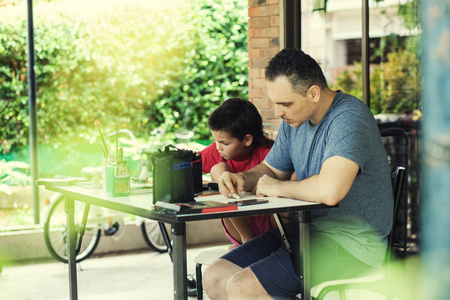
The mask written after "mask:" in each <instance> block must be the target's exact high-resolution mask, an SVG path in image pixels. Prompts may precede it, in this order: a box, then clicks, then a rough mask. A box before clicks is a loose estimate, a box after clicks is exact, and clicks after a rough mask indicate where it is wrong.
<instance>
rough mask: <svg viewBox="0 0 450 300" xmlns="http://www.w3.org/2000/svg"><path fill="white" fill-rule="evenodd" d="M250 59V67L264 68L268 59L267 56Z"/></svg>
mask: <svg viewBox="0 0 450 300" xmlns="http://www.w3.org/2000/svg"><path fill="white" fill-rule="evenodd" d="M250 61H251V62H252V68H255V69H265V68H266V66H267V63H268V62H269V59H268V58H251V59H250Z"/></svg>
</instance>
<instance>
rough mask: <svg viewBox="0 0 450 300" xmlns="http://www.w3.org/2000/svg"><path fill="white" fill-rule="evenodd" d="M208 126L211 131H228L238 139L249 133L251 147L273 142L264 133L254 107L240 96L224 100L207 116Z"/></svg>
mask: <svg viewBox="0 0 450 300" xmlns="http://www.w3.org/2000/svg"><path fill="white" fill-rule="evenodd" d="M208 127H209V129H211V130H213V131H225V132H228V133H230V134H231V136H233V137H235V138H237V139H238V140H240V141H242V140H243V138H244V137H245V135H247V134H251V135H252V136H253V143H252V147H257V146H260V145H262V146H266V147H270V146H272V144H273V141H272V140H271V139H269V138H268V137H266V136H265V135H264V132H263V126H262V118H261V115H260V114H259V112H258V110H257V109H256V107H255V106H254V105H253V103H251V102H250V101H247V100H243V99H241V98H230V99H228V100H225V101H224V102H223V103H222V105H220V106H219V107H218V108H216V110H214V111H213V113H212V114H211V116H210V117H209V120H208Z"/></svg>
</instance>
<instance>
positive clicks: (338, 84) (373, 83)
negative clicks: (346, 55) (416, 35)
mask: <svg viewBox="0 0 450 300" xmlns="http://www.w3.org/2000/svg"><path fill="white" fill-rule="evenodd" d="M361 77H362V67H361V64H360V63H355V65H354V66H353V68H352V69H351V70H349V71H344V72H342V73H341V74H340V75H339V76H338V77H337V78H336V79H335V82H334V84H333V86H332V87H333V88H334V89H341V90H343V91H344V92H346V93H349V94H352V95H354V96H355V97H358V98H359V99H362V96H363V95H362V80H361ZM419 96H420V62H419V60H418V59H417V58H416V56H415V54H414V53H412V52H411V51H408V50H405V49H401V50H399V51H396V52H391V53H388V54H387V62H385V63H383V64H382V65H376V66H371V70H370V109H371V111H372V113H373V114H381V113H393V114H400V113H412V111H413V110H414V109H417V108H419V101H418V99H419Z"/></svg>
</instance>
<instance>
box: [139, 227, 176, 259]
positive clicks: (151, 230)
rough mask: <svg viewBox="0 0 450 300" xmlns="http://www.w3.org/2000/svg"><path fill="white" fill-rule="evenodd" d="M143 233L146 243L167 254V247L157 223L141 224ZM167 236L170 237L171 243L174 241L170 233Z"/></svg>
mask: <svg viewBox="0 0 450 300" xmlns="http://www.w3.org/2000/svg"><path fill="white" fill-rule="evenodd" d="M141 231H142V235H143V236H144V240H145V242H146V243H147V245H149V246H150V248H152V249H153V250H155V251H157V252H160V253H164V252H167V246H166V243H165V241H164V237H163V235H162V233H161V229H159V225H158V222H157V221H153V220H145V221H144V222H142V224H141ZM167 234H168V235H169V239H170V241H172V237H171V234H170V232H168V233H167Z"/></svg>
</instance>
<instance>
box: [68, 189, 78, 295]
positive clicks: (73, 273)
mask: <svg viewBox="0 0 450 300" xmlns="http://www.w3.org/2000/svg"><path fill="white" fill-rule="evenodd" d="M65 204H66V216H67V237H68V241H67V248H68V249H67V250H68V251H67V252H68V267H69V292H70V299H71V300H77V299H78V287H77V262H76V253H75V244H76V241H75V238H76V237H75V234H76V232H75V217H74V214H75V201H74V200H73V199H71V198H69V197H66V203H65Z"/></svg>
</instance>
